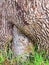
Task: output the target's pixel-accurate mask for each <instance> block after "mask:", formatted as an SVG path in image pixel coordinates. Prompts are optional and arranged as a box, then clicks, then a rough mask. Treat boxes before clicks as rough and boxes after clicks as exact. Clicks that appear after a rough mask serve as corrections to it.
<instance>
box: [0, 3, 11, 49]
mask: <svg viewBox="0 0 49 65" xmlns="http://www.w3.org/2000/svg"><path fill="white" fill-rule="evenodd" d="M6 16H7V14H6V11H5V7H4V5H3V2H2V3H0V49H3V48H4V45H5V43H6V42H7V41H8V40H10V39H12V26H11V24H10V23H9V22H8V21H7V20H6Z"/></svg>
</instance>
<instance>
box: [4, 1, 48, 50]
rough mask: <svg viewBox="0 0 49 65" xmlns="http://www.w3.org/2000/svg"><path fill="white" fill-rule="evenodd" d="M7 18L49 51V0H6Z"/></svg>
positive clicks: (34, 41)
mask: <svg viewBox="0 0 49 65" xmlns="http://www.w3.org/2000/svg"><path fill="white" fill-rule="evenodd" d="M3 4H4V7H5V10H6V15H7V18H6V19H7V20H8V21H9V22H10V23H12V24H14V25H15V26H16V27H17V28H18V29H19V30H20V31H21V32H22V33H23V34H25V35H26V36H27V37H28V38H30V39H31V40H32V42H33V43H34V44H35V43H39V47H41V48H42V49H43V48H44V49H46V50H48V51H49V1H48V0H40V1H39V0H12V1H11V0H6V1H5V3H3Z"/></svg>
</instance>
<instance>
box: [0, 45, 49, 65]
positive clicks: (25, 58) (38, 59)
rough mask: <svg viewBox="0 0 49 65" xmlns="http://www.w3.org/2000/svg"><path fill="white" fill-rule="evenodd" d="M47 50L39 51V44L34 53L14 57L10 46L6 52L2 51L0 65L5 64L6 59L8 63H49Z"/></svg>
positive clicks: (45, 64) (47, 64)
mask: <svg viewBox="0 0 49 65" xmlns="http://www.w3.org/2000/svg"><path fill="white" fill-rule="evenodd" d="M47 56H48V55H46V51H44V50H43V51H40V52H38V45H37V46H35V48H34V53H33V51H32V53H30V54H29V55H27V54H23V55H19V56H16V57H13V52H12V50H11V49H10V48H9V49H7V51H6V52H4V51H2V50H1V51H0V65H3V64H4V62H5V61H6V60H9V61H10V64H8V61H6V63H7V65H49V60H48V59H47Z"/></svg>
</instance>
